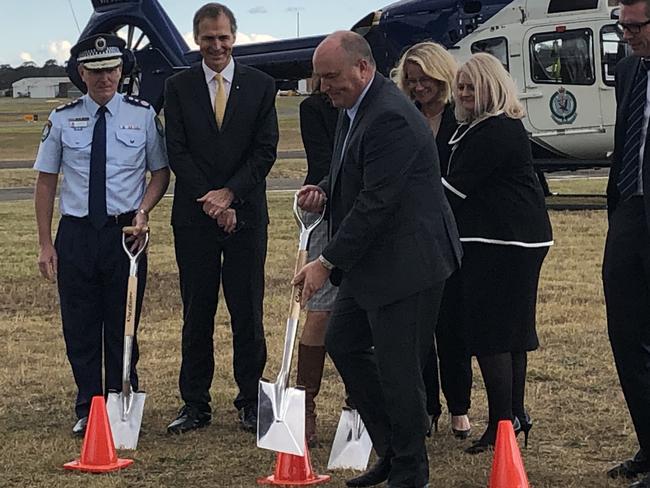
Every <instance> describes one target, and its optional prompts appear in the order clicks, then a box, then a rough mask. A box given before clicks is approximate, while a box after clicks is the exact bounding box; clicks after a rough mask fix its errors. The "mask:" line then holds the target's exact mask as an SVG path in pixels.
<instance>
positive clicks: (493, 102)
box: [454, 53, 526, 123]
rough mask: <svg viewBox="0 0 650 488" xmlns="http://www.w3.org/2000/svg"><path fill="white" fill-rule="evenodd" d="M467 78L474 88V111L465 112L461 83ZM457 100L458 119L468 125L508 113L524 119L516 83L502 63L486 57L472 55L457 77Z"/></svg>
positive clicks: (455, 89)
mask: <svg viewBox="0 0 650 488" xmlns="http://www.w3.org/2000/svg"><path fill="white" fill-rule="evenodd" d="M461 74H464V75H465V76H466V77H467V78H469V80H470V82H471V83H472V84H473V85H474V111H473V112H470V111H468V110H466V109H465V108H464V107H463V105H462V104H461V103H460V102H459V93H458V82H459V79H460V75H461ZM454 98H455V99H456V107H455V113H456V119H457V120H458V122H461V123H466V122H471V121H473V120H476V119H481V118H485V117H489V116H491V115H496V114H498V113H500V112H503V113H505V114H506V115H507V116H508V117H510V118H511V119H521V118H523V117H525V115H526V111H525V109H524V106H523V105H522V104H521V102H520V101H519V98H518V97H517V86H516V85H515V81H514V80H513V79H512V76H510V73H508V72H507V71H506V69H505V68H504V67H503V65H502V64H501V62H500V61H499V60H498V59H497V58H495V57H494V56H492V55H491V54H487V53H478V54H474V55H472V57H471V58H469V59H468V60H467V62H465V64H463V65H462V66H461V67H460V68H459V69H458V73H456V80H455V81H454Z"/></svg>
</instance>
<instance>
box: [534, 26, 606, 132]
mask: <svg viewBox="0 0 650 488" xmlns="http://www.w3.org/2000/svg"><path fill="white" fill-rule="evenodd" d="M522 48H523V49H522V50H523V51H524V65H525V68H524V69H525V70H526V71H527V72H526V73H525V84H526V93H525V96H524V97H523V98H525V100H526V108H527V112H528V119H529V122H530V125H531V126H532V127H533V128H534V129H535V130H536V131H539V132H546V131H558V130H567V131H568V130H571V131H573V130H582V129H588V128H589V129H593V128H597V127H602V118H601V114H600V103H598V102H596V100H599V93H598V88H597V85H596V74H595V72H596V67H595V60H594V34H593V31H592V29H591V28H589V27H587V26H586V25H585V26H580V25H575V24H574V25H571V26H570V28H568V27H566V26H557V27H555V29H554V30H550V29H549V27H548V26H545V27H541V28H538V29H531V30H530V31H528V33H527V34H526V37H525V39H524V46H522ZM594 102H596V103H594Z"/></svg>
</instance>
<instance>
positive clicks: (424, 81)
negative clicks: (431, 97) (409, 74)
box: [406, 76, 438, 88]
mask: <svg viewBox="0 0 650 488" xmlns="http://www.w3.org/2000/svg"><path fill="white" fill-rule="evenodd" d="M437 82H438V80H434V79H433V78H429V77H428V76H427V77H424V78H409V79H407V80H406V86H408V87H409V88H415V87H416V86H417V84H418V83H419V84H420V86H423V87H424V88H431V87H432V86H433V85H435V84H436V83H437Z"/></svg>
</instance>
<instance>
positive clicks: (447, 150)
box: [436, 103, 458, 176]
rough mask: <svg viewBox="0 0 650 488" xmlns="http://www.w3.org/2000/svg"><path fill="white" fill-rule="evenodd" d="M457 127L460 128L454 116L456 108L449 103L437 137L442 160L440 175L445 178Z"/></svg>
mask: <svg viewBox="0 0 650 488" xmlns="http://www.w3.org/2000/svg"><path fill="white" fill-rule="evenodd" d="M456 127H458V122H456V115H454V106H453V105H452V104H451V103H448V104H447V105H446V106H445V111H444V112H442V120H441V121H440V129H438V135H437V136H436V145H437V146H438V157H439V159H440V173H441V174H442V176H445V175H446V174H447V173H448V172H449V157H450V156H451V146H450V145H449V139H451V136H452V135H454V131H455V130H456Z"/></svg>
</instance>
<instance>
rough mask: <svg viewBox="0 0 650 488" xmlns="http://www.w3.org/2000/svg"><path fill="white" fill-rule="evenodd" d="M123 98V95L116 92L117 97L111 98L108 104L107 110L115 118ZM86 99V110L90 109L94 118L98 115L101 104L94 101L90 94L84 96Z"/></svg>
mask: <svg viewBox="0 0 650 488" xmlns="http://www.w3.org/2000/svg"><path fill="white" fill-rule="evenodd" d="M121 96H122V95H121V94H119V93H117V92H116V93H115V95H113V98H111V99H110V100H109V102H108V103H107V104H106V109H107V110H108V113H109V114H111V115H113V116H115V115H116V114H117V111H118V108H119V104H120V97H121ZM84 97H85V99H86V101H85V104H86V109H88V112H89V113H90V115H92V116H93V117H94V116H95V115H97V110H98V109H99V104H98V103H97V102H96V101H95V100H93V99H92V98H91V97H90V95H88V94H86V95H84Z"/></svg>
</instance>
